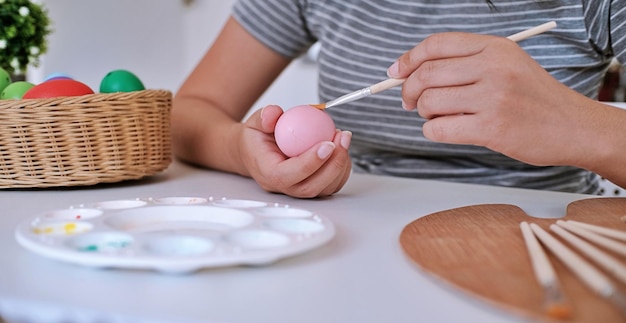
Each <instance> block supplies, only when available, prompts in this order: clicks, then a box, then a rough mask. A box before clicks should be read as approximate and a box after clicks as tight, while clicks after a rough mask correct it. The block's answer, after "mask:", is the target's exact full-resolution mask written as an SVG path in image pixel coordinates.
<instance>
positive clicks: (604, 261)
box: [550, 221, 626, 283]
mask: <svg viewBox="0 0 626 323" xmlns="http://www.w3.org/2000/svg"><path fill="white" fill-rule="evenodd" d="M563 223H564V222H563V221H560V223H559V224H558V225H557V224H552V225H550V230H552V231H554V233H556V234H558V235H559V236H561V238H563V239H564V240H566V241H567V242H569V243H570V244H571V245H572V246H574V247H576V248H577V249H578V250H580V251H581V252H582V253H583V254H584V255H585V256H587V257H588V258H589V259H592V260H594V261H595V262H596V263H597V264H599V265H600V266H601V267H602V268H604V269H606V270H607V271H608V272H610V273H612V274H613V275H615V277H617V278H618V279H619V280H620V281H622V282H624V283H626V266H624V265H622V264H621V263H620V262H619V261H618V260H617V259H616V258H613V257H611V256H610V255H609V254H607V253H606V252H604V251H602V250H600V249H598V248H596V247H595V246H593V245H591V244H590V243H588V242H586V241H584V240H583V239H581V238H579V237H577V236H575V235H574V234H572V233H570V232H569V231H567V230H566V229H565V228H562V227H561V226H562V224H563Z"/></svg>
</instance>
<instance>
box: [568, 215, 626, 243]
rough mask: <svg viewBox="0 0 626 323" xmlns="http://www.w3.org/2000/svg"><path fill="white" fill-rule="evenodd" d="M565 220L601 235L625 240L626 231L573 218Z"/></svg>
mask: <svg viewBox="0 0 626 323" xmlns="http://www.w3.org/2000/svg"><path fill="white" fill-rule="evenodd" d="M566 222H567V223H571V224H573V225H577V226H579V227H581V228H585V229H588V230H589V231H593V232H595V233H598V234H601V235H603V236H606V237H609V238H613V239H616V240H621V241H624V242H626V232H624V231H620V230H615V229H609V228H605V227H601V226H597V225H593V224H589V223H584V222H578V221H574V220H567V221H566Z"/></svg>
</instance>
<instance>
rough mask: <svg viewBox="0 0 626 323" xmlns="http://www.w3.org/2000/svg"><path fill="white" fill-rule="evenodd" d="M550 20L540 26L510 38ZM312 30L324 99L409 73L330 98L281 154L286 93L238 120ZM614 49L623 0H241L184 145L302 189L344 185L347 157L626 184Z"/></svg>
mask: <svg viewBox="0 0 626 323" xmlns="http://www.w3.org/2000/svg"><path fill="white" fill-rule="evenodd" d="M552 20H554V21H556V22H557V24H558V27H557V28H556V29H554V30H552V31H550V32H547V33H545V34H541V35H538V36H534V37H532V38H530V39H527V40H524V41H521V42H519V43H514V42H512V41H510V40H508V39H506V38H505V36H509V35H512V34H514V33H517V32H520V31H522V30H525V29H528V28H530V27H533V26H536V25H539V24H542V23H545V22H547V21H552ZM314 42H319V43H320V44H321V51H320V55H319V69H320V70H319V73H320V74H319V95H320V100H321V102H325V101H328V100H330V99H333V98H335V97H338V96H341V95H343V94H346V93H348V92H351V91H354V90H357V89H360V88H363V87H366V86H368V85H371V84H373V83H376V82H379V81H381V80H384V79H385V78H387V77H393V78H407V81H406V82H405V83H404V84H403V85H402V87H398V88H394V89H391V90H388V91H386V92H383V93H380V94H377V95H374V96H370V97H368V98H365V99H362V100H358V101H355V102H352V103H350V104H347V105H343V106H341V107H336V108H332V109H328V113H329V114H331V116H332V117H333V119H334V120H335V123H336V125H337V127H338V128H339V129H344V130H343V131H339V130H338V131H337V133H336V135H335V138H334V139H333V141H332V142H322V143H319V144H318V145H316V146H314V147H312V148H311V149H310V150H309V151H307V152H305V153H303V154H302V155H300V156H297V157H293V158H287V157H286V156H284V155H283V154H282V153H280V151H279V150H278V148H277V147H276V144H275V142H274V141H273V130H274V126H275V124H276V120H277V119H278V118H279V116H280V115H281V114H282V112H283V110H282V109H281V107H278V106H273V105H270V106H266V107H264V108H263V109H261V110H260V111H257V112H255V113H254V114H252V115H251V117H250V118H248V119H247V120H246V121H245V122H241V120H242V118H243V117H244V116H245V115H246V113H247V112H248V111H249V109H250V108H251V105H252V104H253V103H254V102H255V101H256V100H257V99H258V98H259V97H260V95H261V94H262V93H263V92H264V90H265V89H267V87H268V86H269V85H270V84H271V83H272V81H274V79H275V78H276V77H277V76H278V75H279V74H280V72H281V71H282V70H283V69H284V68H285V67H286V66H287V65H288V64H289V63H290V62H291V61H292V60H293V59H294V58H296V57H298V56H299V55H300V54H301V53H303V52H304V51H306V50H307V49H308V48H309V46H311V45H312V44H313V43H314ZM614 57H615V58H616V59H617V60H618V61H620V62H622V63H623V62H626V9H624V8H623V6H621V5H619V4H618V1H609V0H599V1H582V0H569V1H564V0H561V1H532V0H527V1H516V2H502V3H496V4H495V6H494V5H492V4H491V3H490V2H483V1H478V0H475V1H464V2H455V3H453V4H450V3H448V2H446V1H400V0H397V1H390V0H334V1H332V0H327V1H314V0H308V1H307V0H268V1H260V0H240V1H239V2H238V3H237V4H236V5H235V7H234V10H233V16H232V17H231V18H230V19H229V20H228V21H227V23H226V24H225V26H224V28H223V30H222V32H221V34H220V35H219V37H218V39H217V40H216V41H215V43H214V44H213V45H212V47H211V48H210V50H209V51H208V52H207V53H206V55H205V57H204V58H203V59H202V60H201V61H200V62H199V64H198V66H197V67H196V69H195V70H194V71H193V72H192V73H191V74H190V76H189V78H188V79H187V80H186V81H185V83H184V84H183V86H182V87H181V89H180V90H179V92H178V93H177V95H176V97H175V100H174V108H173V114H172V117H173V132H174V147H175V153H176V154H177V155H178V156H179V157H180V158H182V159H184V160H187V161H190V162H193V163H196V164H199V165H202V166H205V167H210V168H213V169H218V170H222V171H227V172H233V173H238V174H241V175H244V176H249V177H252V178H254V179H255V180H256V181H257V182H258V183H259V185H260V186H261V187H262V188H263V189H265V190H268V191H272V192H280V193H284V194H287V195H290V196H294V197H303V198H304V197H316V196H327V195H331V194H333V193H335V192H337V191H338V190H340V189H341V187H342V186H343V185H344V184H345V182H346V181H347V179H348V176H349V174H350V171H351V167H354V169H355V170H356V171H360V172H368V173H373V174H384V175H394V176H405V177H414V178H430V179H440V180H449V181H458V182H470V183H480V184H490V185H503V186H515V187H526V188H535V189H550V190H560V191H569V192H581V193H595V192H597V190H598V181H599V179H598V175H600V176H604V177H606V178H608V179H609V180H611V181H613V182H614V183H617V184H618V185H620V186H622V187H623V186H625V185H626V172H623V171H622V169H621V168H622V167H621V165H626V140H624V135H623V134H622V133H621V129H622V128H623V125H624V124H625V123H626V111H624V110H621V109H617V108H613V107H610V106H607V105H604V104H602V103H599V102H597V101H596V100H594V99H595V98H596V97H597V94H598V91H599V88H600V85H601V81H602V78H603V75H604V73H605V72H606V69H607V68H608V66H609V63H610V61H611V59H612V58H614ZM303 103H310V102H303ZM286 108H288V107H286ZM348 148H349V153H348ZM597 174H598V175H597Z"/></svg>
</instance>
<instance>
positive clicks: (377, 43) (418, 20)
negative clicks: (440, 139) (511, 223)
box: [233, 0, 626, 193]
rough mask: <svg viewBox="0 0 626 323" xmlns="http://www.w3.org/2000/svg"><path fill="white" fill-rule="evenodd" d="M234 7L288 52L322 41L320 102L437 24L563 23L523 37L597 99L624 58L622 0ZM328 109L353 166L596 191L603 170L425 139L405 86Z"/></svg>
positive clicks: (354, 85)
mask: <svg viewBox="0 0 626 323" xmlns="http://www.w3.org/2000/svg"><path fill="white" fill-rule="evenodd" d="M233 10H234V11H233V14H234V17H235V18H236V19H237V21H238V22H239V23H241V24H242V25H243V26H244V28H246V29H247V30H248V31H249V32H250V33H251V34H252V35H253V36H254V37H256V38H257V39H258V40H260V41H261V42H262V43H263V44H265V45H266V46H268V47H269V48H271V49H272V50H274V51H276V52H278V53H279V54H282V55H284V56H286V57H289V58H295V57H297V56H299V55H300V54H302V53H303V52H305V51H306V50H307V49H308V48H309V47H310V46H311V45H312V44H313V43H315V42H319V43H320V44H321V50H320V53H319V57H318V63H319V87H318V93H319V96H320V102H326V101H328V100H330V99H333V98H336V97H338V96H341V95H343V94H346V93H349V92H352V91H354V90H357V89H360V88H363V87H366V86H369V85H371V84H373V83H376V82H379V81H382V80H384V79H386V78H387V76H386V70H387V68H388V67H389V66H390V65H391V64H392V63H393V62H394V61H395V60H396V59H397V58H398V57H399V56H400V55H402V54H403V53H404V52H406V51H407V50H409V49H410V48H412V47H414V46H415V45H416V44H418V43H419V42H421V41H422V40H423V39H424V38H425V37H427V36H429V35H431V34H433V33H438V32H446V31H465V32H472V33H478V34H491V35H499V36H509V35H512V34H514V33H517V32H520V31H522V30H525V29H528V28H531V27H534V26H537V25H540V24H542V23H545V22H548V21H552V20H554V21H556V22H557V28H555V29H553V30H552V31H549V32H547V33H545V34H541V35H538V36H534V37H531V38H529V39H526V40H523V41H521V42H519V45H520V46H521V47H522V48H524V50H525V51H526V52H527V53H528V54H530V55H531V56H532V57H533V58H534V59H535V60H536V61H538V62H539V63H540V64H541V65H542V66H543V67H544V68H545V69H546V70H547V71H548V72H549V73H550V74H551V75H552V76H554V77H555V78H556V79H558V80H560V81H561V82H562V83H564V84H566V85H568V86H569V87H570V88H573V89H575V90H576V91H578V92H580V93H582V94H584V95H586V96H588V97H591V98H596V97H597V94H598V91H599V88H600V86H601V83H602V78H603V75H604V73H605V71H606V70H607V67H608V65H609V63H610V61H611V59H612V58H613V57H616V58H617V59H618V60H619V61H620V62H626V6H624V5H623V0H613V1H609V0H557V1H545V0H544V1H539V0H521V1H493V6H490V5H489V4H488V3H487V2H485V1H483V0H465V1H432V0H430V1H405V0H317V1H316V0H239V1H238V2H237V3H236V4H235V6H234V8H233ZM511 64H515V62H511ZM328 113H330V114H331V116H332V117H333V119H334V121H335V123H336V125H337V128H340V129H344V130H350V131H352V133H353V137H352V144H351V147H350V154H351V157H352V161H353V164H354V169H355V171H361V172H367V173H372V174H384V175H394V176H403V177H413V178H425V179H438V180H447V181H457V182H468V183H479V184H489V185H502V186H514V187H525V188H534V189H547V190H558V191H568V192H582V193H597V191H598V183H599V178H598V176H597V175H595V174H593V173H590V172H588V171H586V170H582V169H578V168H573V167H564V166H555V167H537V166H532V165H528V164H525V163H522V162H519V161H517V160H514V159H511V158H509V157H506V156H504V155H502V154H500V153H497V152H494V151H492V150H489V149H487V148H484V147H478V146H473V145H453V144H443V143H436V142H432V141H430V140H428V139H426V138H425V137H424V136H423V134H422V125H423V123H424V119H422V118H421V117H419V115H418V114H417V113H416V112H415V111H405V110H403V109H402V108H401V98H400V88H399V87H397V88H394V89H391V90H388V91H385V92H383V93H379V94H376V95H373V96H370V97H368V98H365V99H362V100H358V101H355V102H352V103H349V104H346V105H342V106H341V107H337V108H333V109H329V110H328ZM546 140H550V138H546Z"/></svg>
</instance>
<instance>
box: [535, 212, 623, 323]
mask: <svg viewBox="0 0 626 323" xmlns="http://www.w3.org/2000/svg"><path fill="white" fill-rule="evenodd" d="M530 228H531V229H532V231H533V233H535V236H536V237H537V238H538V239H539V241H541V242H542V243H543V244H544V245H545V246H546V247H547V248H548V249H550V251H552V253H553V254H554V255H555V256H556V257H557V258H559V260H561V261H562V262H563V263H564V264H565V266H566V267H568V268H569V270H570V271H572V272H573V273H574V275H576V276H577V277H578V278H579V279H580V280H581V281H582V282H583V283H584V284H585V285H587V287H589V288H590V289H591V290H593V291H594V292H596V293H597V294H598V295H600V296H601V297H603V298H605V299H607V300H608V301H610V302H611V303H613V305H615V306H616V307H617V309H618V310H619V311H620V312H621V313H622V315H624V316H626V295H624V293H623V292H622V291H620V290H619V289H618V287H617V286H616V285H615V284H613V283H612V282H611V281H610V280H609V278H608V277H607V276H606V275H605V274H604V273H603V272H601V271H600V270H598V269H596V268H595V267H594V266H592V265H591V264H589V263H588V262H586V261H585V259H584V258H583V257H581V256H579V255H577V254H576V253H574V252H573V251H571V250H570V249H569V248H567V247H566V246H565V245H564V244H563V243H561V242H560V241H559V240H557V239H556V238H554V237H552V236H551V235H550V234H549V233H547V232H546V231H545V230H543V229H542V228H541V227H539V226H538V225H536V224H534V223H531V224H530Z"/></svg>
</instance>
